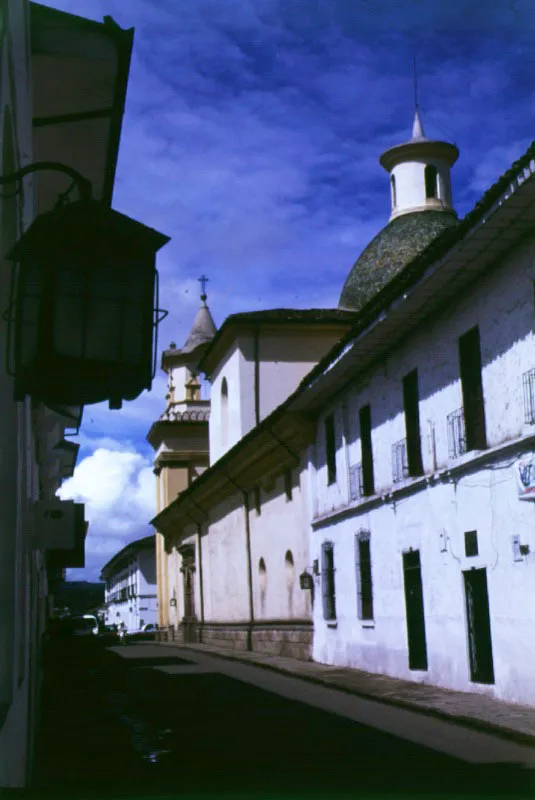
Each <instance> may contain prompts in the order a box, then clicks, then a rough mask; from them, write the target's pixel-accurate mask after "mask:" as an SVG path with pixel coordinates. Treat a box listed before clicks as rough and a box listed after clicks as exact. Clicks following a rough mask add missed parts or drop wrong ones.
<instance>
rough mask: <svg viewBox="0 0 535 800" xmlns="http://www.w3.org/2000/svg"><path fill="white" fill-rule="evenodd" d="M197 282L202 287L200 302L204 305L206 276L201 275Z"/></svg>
mask: <svg viewBox="0 0 535 800" xmlns="http://www.w3.org/2000/svg"><path fill="white" fill-rule="evenodd" d="M198 280H199V283H200V284H201V286H202V294H201V300H202V301H203V303H206V284H207V283H208V278H207V277H206V275H201V277H200V278H199V279H198Z"/></svg>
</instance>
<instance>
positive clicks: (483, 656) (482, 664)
mask: <svg viewBox="0 0 535 800" xmlns="http://www.w3.org/2000/svg"><path fill="white" fill-rule="evenodd" d="M463 575H464V590H465V595H466V621H467V625H468V651H469V655H470V680H472V681H473V682H474V683H494V663H493V657H492V637H491V631H490V612H489V594H488V589H487V570H486V569H471V570H467V571H466V572H464V573H463Z"/></svg>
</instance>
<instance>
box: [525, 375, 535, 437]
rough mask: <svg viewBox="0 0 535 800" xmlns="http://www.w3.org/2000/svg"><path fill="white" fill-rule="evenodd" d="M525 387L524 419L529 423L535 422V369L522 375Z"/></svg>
mask: <svg viewBox="0 0 535 800" xmlns="http://www.w3.org/2000/svg"><path fill="white" fill-rule="evenodd" d="M522 386H523V388H524V420H525V422H526V423H527V424H528V425H533V424H534V423H535V369H530V370H529V371H528V372H524V374H523V375H522Z"/></svg>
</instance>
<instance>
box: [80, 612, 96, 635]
mask: <svg viewBox="0 0 535 800" xmlns="http://www.w3.org/2000/svg"><path fill="white" fill-rule="evenodd" d="M82 616H83V618H84V619H88V620H90V622H91V623H92V629H91V630H92V633H93V635H94V636H98V631H99V625H98V619H97V618H96V617H95V616H94V615H93V614H83V615H82Z"/></svg>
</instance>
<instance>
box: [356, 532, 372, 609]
mask: <svg viewBox="0 0 535 800" xmlns="http://www.w3.org/2000/svg"><path fill="white" fill-rule="evenodd" d="M355 557H356V571H357V600H358V615H359V619H373V584H372V562H371V550H370V534H369V533H368V532H367V531H361V532H360V533H358V534H357V536H356V541H355Z"/></svg>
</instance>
